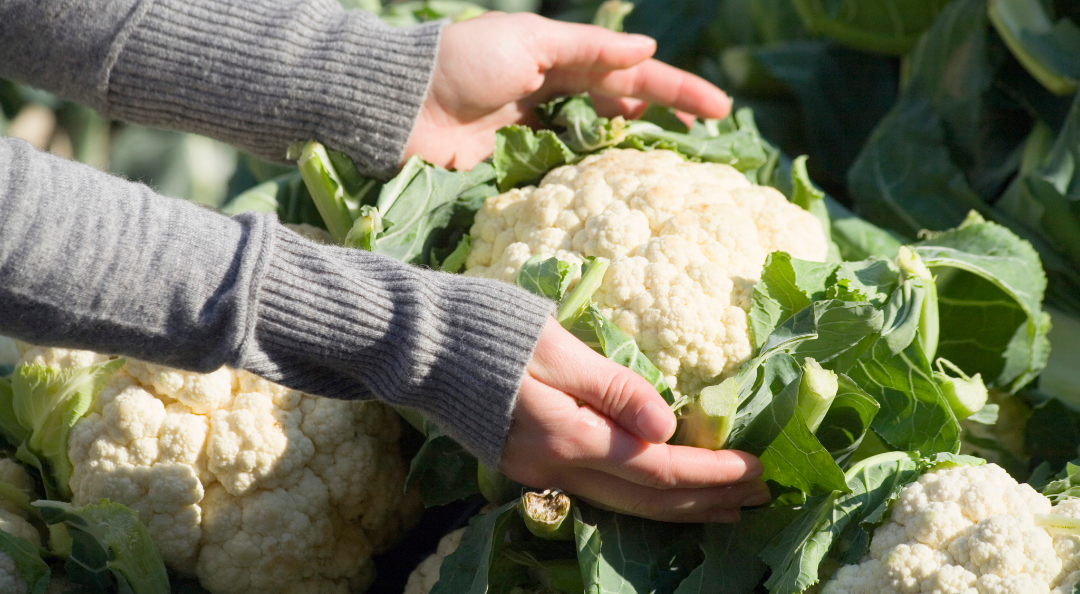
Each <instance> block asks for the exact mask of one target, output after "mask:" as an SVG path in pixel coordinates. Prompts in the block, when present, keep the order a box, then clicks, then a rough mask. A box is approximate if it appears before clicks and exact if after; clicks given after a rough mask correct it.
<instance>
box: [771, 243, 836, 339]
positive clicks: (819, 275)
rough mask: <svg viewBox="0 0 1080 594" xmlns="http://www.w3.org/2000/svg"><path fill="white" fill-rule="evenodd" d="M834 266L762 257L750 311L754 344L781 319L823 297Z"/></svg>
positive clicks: (778, 255)
mask: <svg viewBox="0 0 1080 594" xmlns="http://www.w3.org/2000/svg"><path fill="white" fill-rule="evenodd" d="M835 270H836V265H835V264H822V263H819V262H808V261H805V260H798V259H794V258H792V257H791V256H789V255H788V254H787V253H786V252H773V253H771V254H769V255H768V256H767V257H766V258H765V266H764V268H763V270H762V271H761V281H760V282H758V284H757V285H755V286H754V296H753V305H752V306H751V308H750V329H751V332H752V335H751V336H752V338H753V343H754V344H755V345H762V344H764V343H765V340H766V339H767V338H768V337H769V335H770V334H772V332H773V330H775V329H776V327H777V326H779V325H780V324H781V323H783V322H784V320H786V319H788V318H789V317H791V316H792V315H793V314H794V313H795V312H797V311H799V310H802V309H803V308H805V307H807V306H809V305H810V304H811V303H812V302H814V301H817V300H819V299H822V298H824V297H825V291H826V288H827V287H828V284H829V283H828V280H829V277H830V276H831V275H832V274H833V272H834V271H835Z"/></svg>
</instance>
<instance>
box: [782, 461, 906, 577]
mask: <svg viewBox="0 0 1080 594" xmlns="http://www.w3.org/2000/svg"><path fill="white" fill-rule="evenodd" d="M918 467H919V466H918V456H914V455H911V454H907V453H904V452H890V453H887V454H882V455H880V456H877V457H874V458H868V459H866V460H864V461H863V462H861V463H859V464H857V465H856V466H855V467H854V468H852V470H850V471H848V473H847V488H848V489H849V491H850V492H848V493H846V494H845V493H840V492H835V493H831V494H829V495H823V496H820V497H816V498H812V499H809V500H807V502H806V504H805V505H804V506H803V509H804V511H803V513H802V514H801V515H800V516H799V517H798V518H797V519H795V520H794V521H793V522H791V523H790V524H789V525H788V526H787V527H786V528H784V530H782V531H781V532H780V533H779V534H777V535H776V537H774V538H773V539H772V541H771V542H769V544H768V546H767V547H766V548H765V549H764V551H762V553H761V558H762V559H763V560H765V562H766V563H768V564H769V567H771V568H772V575H771V576H770V577H769V580H768V581H767V582H765V586H766V587H767V588H769V591H770V592H772V593H773V594H797V593H799V592H802V591H803V590H805V589H806V588H808V587H810V586H811V585H813V584H815V583H817V581H818V567H819V565H820V564H821V561H822V560H824V559H825V556H826V555H827V554H828V553H829V550H830V549H831V548H832V546H833V544H834V543H835V542H836V541H837V540H838V539H839V538H840V537H841V535H842V534H843V533H844V532H845V530H847V529H848V527H849V526H850V527H852V528H854V529H856V530H862V527H861V526H860V523H861V522H862V520H863V518H865V517H866V516H867V515H869V514H870V513H872V512H874V511H875V510H876V509H877V508H878V507H880V506H881V505H883V504H885V503H887V502H888V501H889V500H890V499H892V498H893V497H895V496H896V494H897V493H899V491H900V489H902V488H903V487H904V486H905V485H907V484H908V483H910V482H912V481H914V480H915V479H917V478H918V476H919V472H918Z"/></svg>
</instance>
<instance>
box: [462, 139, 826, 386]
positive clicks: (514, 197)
mask: <svg viewBox="0 0 1080 594" xmlns="http://www.w3.org/2000/svg"><path fill="white" fill-rule="evenodd" d="M471 234H472V241H473V243H472V250H471V251H470V253H469V257H468V260H467V261H466V264H465V266H466V270H465V274H468V275H477V276H486V277H492V278H499V279H503V280H507V281H513V280H514V278H515V277H516V275H517V273H518V270H520V269H521V266H522V265H523V264H524V263H525V262H526V261H527V260H528V259H529V258H530V257H532V256H533V255H536V254H544V255H545V256H548V257H551V256H555V257H558V258H560V259H562V260H566V261H568V262H581V261H582V260H583V259H584V258H586V257H589V256H595V257H601V258H607V259H610V260H611V266H610V268H609V269H608V271H607V274H606V275H605V277H604V282H603V285H602V286H601V287H600V290H599V291H597V292H596V294H595V295H594V296H593V299H594V300H595V302H596V303H597V305H598V306H599V307H600V310H601V312H602V313H603V314H604V315H605V316H606V317H607V318H609V319H610V320H612V322H614V323H615V324H616V325H617V326H619V328H621V329H622V330H623V331H624V332H626V333H627V334H629V335H630V336H632V337H633V338H634V339H635V340H636V341H637V343H638V345H639V346H640V347H641V349H642V351H643V352H644V353H645V354H646V355H647V356H648V357H649V358H650V359H651V360H652V361H653V362H654V363H655V364H656V365H657V367H659V369H660V370H661V371H662V372H663V373H664V375H665V377H666V379H667V381H668V385H669V386H671V387H672V388H673V389H674V391H675V392H677V393H687V394H690V393H696V392H698V391H700V390H701V388H702V387H704V386H706V385H710V384H714V383H716V381H717V379H718V378H721V377H723V376H725V375H726V374H731V373H733V372H734V371H735V370H736V369H738V367H739V365H741V364H742V363H743V362H744V361H745V360H746V359H748V358H749V357H750V354H751V351H752V349H753V346H752V345H751V343H750V334H749V329H748V325H747V312H748V311H749V309H750V304H751V303H750V299H751V296H752V294H753V287H754V284H755V283H756V282H757V281H758V280H759V279H760V277H761V270H762V266H763V264H764V262H765V257H766V256H767V255H768V254H769V252H772V251H774V250H782V251H785V252H788V253H789V254H791V255H792V256H793V257H795V258H800V259H803V260H815V261H823V260H824V259H825V258H826V255H827V253H828V244H827V240H826V238H825V234H824V231H823V230H822V228H821V224H820V223H819V222H818V220H817V219H816V218H815V217H814V216H812V215H811V214H810V213H808V212H806V211H805V210H803V209H801V208H799V207H798V206H796V205H794V204H791V203H790V202H788V201H787V199H786V198H785V197H784V196H783V194H781V193H780V192H778V191H777V190H775V189H773V188H770V187H767V186H757V185H754V184H752V183H750V182H749V181H748V180H747V179H746V177H745V176H744V175H743V174H742V173H740V172H739V171H737V170H736V169H734V168H733V167H731V166H728V165H721V164H716V163H694V162H688V161H685V160H683V159H682V157H680V156H678V155H677V154H675V153H674V152H671V151H665V150H655V151H644V152H643V151H637V150H609V151H607V152H605V153H603V154H599V155H593V156H589V157H586V158H584V159H582V160H581V161H580V162H578V163H577V164H574V165H566V166H563V167H559V168H556V169H554V170H552V171H551V172H549V173H548V174H547V175H546V176H545V177H544V179H543V181H542V182H541V183H540V185H539V186H538V187H533V186H530V187H526V188H520V189H513V190H510V191H509V192H506V193H504V194H500V195H498V196H494V197H492V198H489V199H488V200H487V202H486V203H485V204H484V207H483V208H482V209H481V210H480V211H479V212H478V213H477V214H476V221H475V223H474V225H473V227H472V231H471Z"/></svg>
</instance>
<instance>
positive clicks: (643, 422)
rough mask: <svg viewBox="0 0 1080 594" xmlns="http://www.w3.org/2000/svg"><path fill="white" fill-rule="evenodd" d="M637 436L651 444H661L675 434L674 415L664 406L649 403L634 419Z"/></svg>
mask: <svg viewBox="0 0 1080 594" xmlns="http://www.w3.org/2000/svg"><path fill="white" fill-rule="evenodd" d="M634 424H635V425H636V426H637V430H638V435H640V436H641V438H642V439H644V440H646V441H650V442H652V443H663V442H665V441H667V439H668V438H669V437H671V434H672V433H674V432H675V415H674V414H672V413H671V410H670V409H669V408H667V407H665V406H660V405H659V404H657V403H655V402H649V403H647V404H646V405H645V406H643V407H641V410H639V411H638V413H637V417H635V418H634Z"/></svg>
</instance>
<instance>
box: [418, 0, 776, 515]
mask: <svg viewBox="0 0 1080 594" xmlns="http://www.w3.org/2000/svg"><path fill="white" fill-rule="evenodd" d="M655 50H656V44H655V42H654V41H653V40H651V39H649V38H647V37H642V36H639V35H626V34H621V33H613V32H610V31H607V30H604V29H601V28H598V27H592V26H589V25H574V24H566V23H558V22H555V21H550V20H547V19H544V18H541V17H537V16H535V15H527V14H516V15H506V14H498V13H492V14H488V15H485V16H483V17H480V18H477V19H473V20H470V21H465V22H462V23H456V24H453V25H449V26H447V27H446V28H445V29H444V30H443V34H442V40H441V42H440V47H439V57H438V59H437V61H436V64H435V70H434V73H433V76H432V84H431V89H430V91H429V92H428V96H427V98H426V99H425V102H424V105H423V108H422V109H421V112H420V116H419V118H418V120H417V124H416V127H415V128H414V129H413V132H412V135H411V136H410V137H409V142H408V145H407V146H406V150H405V153H406V154H405V156H406V157H408V156H410V155H413V154H421V155H423V156H424V158H425V159H427V160H428V161H431V162H433V163H436V164H439V165H443V166H446V167H457V168H459V169H468V168H470V167H472V166H473V165H475V164H476V163H478V162H480V161H481V160H483V159H484V158H486V157H487V156H488V155H490V154H491V152H492V149H493V148H494V143H495V140H494V139H495V131H496V130H498V129H499V128H500V127H502V126H505V125H507V124H512V123H515V122H524V123H530V122H531V121H532V110H533V108H534V107H535V106H536V105H537V104H538V103H540V102H542V101H545V100H546V99H549V98H551V97H553V96H556V95H565V94H571V93H580V92H589V93H591V94H592V95H593V97H594V101H595V103H596V105H597V107H598V110H600V111H602V112H606V113H605V114H604V115H617V114H623V115H628V116H632V115H633V114H634V113H636V112H637V111H638V110H640V109H641V108H642V107H643V106H644V105H645V104H646V103H659V104H661V105H667V106H670V107H673V108H675V109H677V110H680V111H681V112H684V113H685V114H692V115H696V116H700V117H708V118H722V117H724V116H726V115H727V114H728V112H729V111H730V109H731V101H730V99H729V98H728V97H727V96H726V95H725V94H724V93H723V92H722V91H721V90H720V89H717V88H716V87H714V86H712V85H711V84H709V83H707V82H706V81H704V80H702V79H700V78H698V77H696V76H693V75H691V74H688V73H686V72H683V71H681V70H678V69H675V68H672V67H670V66H667V65H664V64H662V63H660V62H658V61H656V60H653V59H651V56H652V54H653V52H654V51H655ZM675 427H676V420H675V415H674V414H673V413H672V412H671V410H670V409H669V407H668V406H667V404H666V403H665V402H664V400H663V398H662V397H661V396H660V394H659V393H657V392H656V390H655V389H653V387H652V386H651V385H649V383H648V382H646V381H645V380H644V379H642V378H641V377H639V376H638V375H637V374H635V373H634V372H632V371H630V370H629V369H627V368H625V367H622V366H620V365H618V364H616V363H613V362H611V361H609V360H607V359H606V358H604V357H603V356H601V355H599V354H597V353H595V352H593V351H592V350H591V349H589V348H588V347H587V346H585V345H584V344H583V343H581V342H580V341H579V340H577V339H576V338H574V337H573V336H572V335H571V334H570V333H569V332H567V331H566V330H564V329H563V328H562V327H561V326H559V324H558V323H557V322H555V320H554V319H553V318H552V319H549V320H548V323H547V326H546V327H545V328H544V330H543V331H542V333H541V335H540V340H539V342H538V343H537V346H536V350H535V352H534V354H533V357H532V360H531V361H530V362H529V364H528V366H527V368H526V372H525V377H524V379H523V380H522V383H521V389H520V391H519V393H518V398H517V404H516V406H515V408H514V412H513V424H512V426H511V429H510V433H509V436H508V438H507V441H506V448H505V450H504V452H503V456H502V464H501V470H502V471H503V472H504V473H505V474H506V475H507V476H509V477H510V478H513V479H515V480H517V481H520V482H522V483H524V484H526V485H530V486H534V487H538V488H548V487H558V488H561V489H564V490H566V491H568V492H570V493H574V494H576V495H579V496H581V497H583V498H585V499H587V500H589V501H592V502H594V503H596V504H598V505H600V506H603V507H606V508H610V509H614V510H617V511H621V512H624V513H629V514H633V515H638V516H645V517H650V518H654V519H658V520H666V521H672V522H733V521H735V520H737V519H738V517H739V508H740V507H742V506H748V505H760V504H763V503H765V502H766V501H768V499H769V495H768V489H767V488H766V487H765V484H764V483H763V482H762V481H761V480H760V478H758V477H760V476H761V472H762V471H761V463H760V462H759V461H758V460H757V458H755V457H753V456H751V455H749V454H746V453H743V452H738V451H734V450H725V451H718V452H713V451H709V450H703V449H698V448H690V447H684V446H673V445H668V444H666V443H664V442H666V441H667V440H668V439H669V438H670V437H671V436H672V435H673V433H674V432H675Z"/></svg>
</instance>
